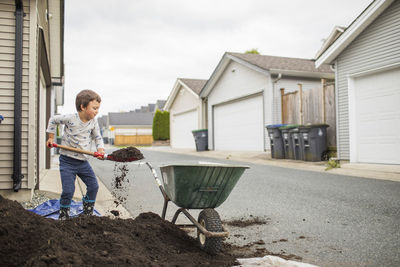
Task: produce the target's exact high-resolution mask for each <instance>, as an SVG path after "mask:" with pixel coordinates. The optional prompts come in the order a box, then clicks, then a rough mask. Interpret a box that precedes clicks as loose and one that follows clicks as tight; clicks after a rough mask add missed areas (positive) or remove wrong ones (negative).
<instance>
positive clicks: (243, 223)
mask: <svg viewBox="0 0 400 267" xmlns="http://www.w3.org/2000/svg"><path fill="white" fill-rule="evenodd" d="M250 217H252V216H250ZM223 223H224V224H227V225H230V226H235V227H248V226H251V225H262V224H267V223H268V220H265V219H263V218H260V217H252V218H251V219H244V218H241V219H239V220H232V221H224V222H223Z"/></svg>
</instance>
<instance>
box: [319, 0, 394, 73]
mask: <svg viewBox="0 0 400 267" xmlns="http://www.w3.org/2000/svg"><path fill="white" fill-rule="evenodd" d="M393 1H394V0H375V1H374V2H372V3H371V4H370V5H369V6H368V7H367V8H366V9H365V10H364V11H363V12H362V13H361V15H360V16H359V17H357V18H356V19H355V20H354V21H353V23H352V24H351V25H350V26H349V27H348V28H347V29H346V31H345V32H344V33H343V34H342V35H340V36H339V38H338V39H337V40H336V41H335V42H334V43H333V44H332V45H331V46H330V47H329V48H328V49H327V50H326V51H325V52H324V53H322V55H321V56H320V57H319V58H318V59H317V60H316V61H315V67H317V68H319V67H320V66H321V65H322V64H330V63H331V62H332V61H333V60H335V58H336V57H337V56H338V55H339V54H340V53H341V52H342V51H343V50H344V49H345V48H346V47H347V46H348V45H349V44H350V43H351V42H352V41H353V40H354V39H355V38H357V36H358V35H359V34H360V33H361V32H362V31H363V30H364V29H365V28H367V27H368V25H370V24H371V23H372V22H373V21H374V20H375V19H376V18H377V17H378V16H379V15H380V14H381V13H382V12H383V11H384V10H385V9H386V8H387V7H388V6H389V5H390V4H392V3H393Z"/></svg>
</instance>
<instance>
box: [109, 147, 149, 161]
mask: <svg viewBox="0 0 400 267" xmlns="http://www.w3.org/2000/svg"><path fill="white" fill-rule="evenodd" d="M108 156H109V157H110V158H112V159H113V160H115V161H118V162H129V161H134V160H141V159H143V158H144V157H143V154H142V152H140V150H139V149H137V148H136V147H133V146H129V147H126V148H122V149H119V150H116V151H114V152H112V153H111V154H110V155H108Z"/></svg>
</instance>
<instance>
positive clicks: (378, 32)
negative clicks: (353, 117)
mask: <svg viewBox="0 0 400 267" xmlns="http://www.w3.org/2000/svg"><path fill="white" fill-rule="evenodd" d="M335 63H336V90H337V95H336V100H337V110H338V116H337V144H338V156H339V158H340V159H345V160H348V159H350V142H349V139H350V137H349V98H348V75H351V74H355V73H359V72H363V71H368V70H373V69H377V68H381V67H385V66H390V65H393V64H396V63H397V64H398V63H400V1H395V2H393V3H392V5H391V6H389V7H388V8H387V9H386V10H385V11H384V12H383V13H382V14H381V15H380V16H379V17H378V18H377V19H376V20H375V21H373V22H372V23H371V24H370V25H369V26H368V27H367V28H366V29H365V30H364V31H363V32H362V33H361V34H360V35H359V36H358V37H357V38H356V39H355V40H354V41H353V42H352V43H351V44H350V45H349V46H348V47H347V48H346V49H345V50H344V51H343V52H342V53H341V54H340V55H339V56H338V58H337V59H336V62H335Z"/></svg>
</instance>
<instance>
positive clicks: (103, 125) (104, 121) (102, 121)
mask: <svg viewBox="0 0 400 267" xmlns="http://www.w3.org/2000/svg"><path fill="white" fill-rule="evenodd" d="M97 122H98V123H99V127H100V133H101V136H103V139H104V144H108V142H109V140H108V139H109V128H108V115H103V116H101V117H99V118H97Z"/></svg>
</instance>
